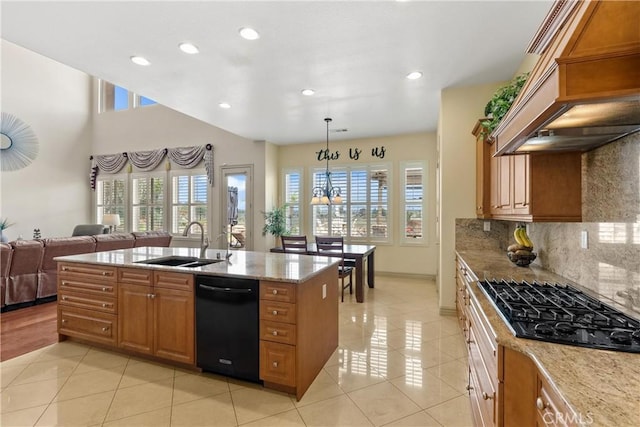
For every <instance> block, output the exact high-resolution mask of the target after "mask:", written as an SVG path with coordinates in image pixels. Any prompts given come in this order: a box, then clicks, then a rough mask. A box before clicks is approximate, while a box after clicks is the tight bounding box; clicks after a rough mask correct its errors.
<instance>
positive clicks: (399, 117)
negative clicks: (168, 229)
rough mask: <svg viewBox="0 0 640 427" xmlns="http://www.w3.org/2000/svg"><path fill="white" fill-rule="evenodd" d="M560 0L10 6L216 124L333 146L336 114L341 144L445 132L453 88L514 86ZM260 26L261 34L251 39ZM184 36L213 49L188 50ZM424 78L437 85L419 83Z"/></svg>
mask: <svg viewBox="0 0 640 427" xmlns="http://www.w3.org/2000/svg"><path fill="white" fill-rule="evenodd" d="M551 3H552V2H551V0H537V1H530V2H525V1H494V2H487V1H465V2H463V1H404V2H399V1H288V2H285V1H254V2H246V1H195V2H185V1H173V2H166V1H141V2H122V1H115V2H97V1H81V2H61V1H44V2H25V1H15V2H12V1H6V0H3V1H2V2H1V19H2V22H1V27H0V28H1V31H2V38H3V39H5V40H7V41H10V42H13V43H15V44H18V45H20V46H23V47H25V48H27V49H30V50H32V51H35V52H37V53H40V54H42V55H44V56H47V57H49V58H52V59H54V60H56V61H59V62H61V63H63V64H67V65H69V66H71V67H73V68H76V69H78V70H81V71H84V72H86V73H88V74H90V75H93V76H97V77H100V78H102V79H105V80H107V81H110V82H112V83H115V84H117V85H120V86H123V87H125V88H127V89H129V90H131V91H134V92H137V93H139V94H141V95H144V96H146V97H148V98H152V99H154V100H156V101H158V102H159V103H161V104H164V105H166V106H168V107H170V108H173V109H175V110H178V111H180V112H182V113H185V114H188V115H190V116H193V117H195V118H198V119H200V120H202V121H205V122H207V123H210V124H212V125H214V126H217V127H220V128H222V129H225V130H227V131H230V132H233V133H235V134H238V135H241V136H243V137H246V138H249V139H252V140H267V141H270V142H273V143H275V144H292V143H304V142H314V141H322V140H324V135H325V131H324V129H325V123H324V120H323V119H324V117H327V116H329V117H332V118H333V119H334V120H333V123H332V124H331V128H332V129H345V128H346V129H348V132H341V133H333V134H332V136H331V139H332V140H334V139H353V138H363V137H371V136H386V135H396V134H403V133H413V132H422V131H435V129H436V126H437V120H438V109H439V96H440V91H441V90H442V89H444V88H447V87H452V86H465V85H472V84H480V83H488V82H497V81H502V80H508V79H510V78H511V77H512V76H513V74H514V73H515V72H516V70H517V68H518V66H519V64H520V62H521V61H522V59H523V57H524V54H525V52H524V51H525V49H526V47H527V44H528V43H529V41H530V40H531V38H532V37H533V35H534V33H535V31H536V30H537V28H538V26H539V25H540V23H541V22H542V20H543V19H544V16H545V15H546V13H547V11H548V10H549V8H550V7H551ZM246 26H249V27H253V28H255V29H256V30H257V31H258V32H259V33H260V35H261V38H260V39H259V40H256V41H247V40H244V39H242V38H240V37H239V35H238V29H239V28H241V27H246ZM183 41H190V42H192V43H194V44H195V45H197V46H198V47H199V48H200V54H198V55H187V54H184V53H182V52H181V51H180V50H179V49H178V44H179V43H180V42H183ZM132 55H141V56H145V57H146V58H148V59H149V60H150V61H151V63H152V65H151V66H149V67H140V66H137V65H134V64H133V63H131V61H130V60H129V58H130V56H132ZM414 70H419V71H422V72H423V73H424V77H423V78H421V79H419V80H414V81H411V80H407V79H406V78H405V75H406V74H408V73H409V72H411V71H414ZM304 88H312V89H314V90H315V91H316V94H315V95H314V96H312V97H306V96H303V95H301V93H300V91H301V90H302V89H304ZM220 102H228V103H230V104H231V105H232V108H231V109H228V110H223V109H221V108H220V107H219V106H218V104H219V103H220ZM479 113H480V112H479Z"/></svg>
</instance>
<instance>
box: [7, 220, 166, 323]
mask: <svg viewBox="0 0 640 427" xmlns="http://www.w3.org/2000/svg"><path fill="white" fill-rule="evenodd" d="M171 239H172V236H171V234H169V233H167V232H165V231H147V232H134V233H115V234H96V235H92V236H72V237H54V238H46V239H35V240H16V241H13V242H9V243H8V244H6V243H2V244H1V245H0V251H1V252H0V255H1V264H0V273H1V274H0V280H1V281H0V284H1V285H2V289H1V290H0V292H1V293H2V295H1V299H2V307H1V309H2V311H7V310H11V309H14V308H19V307H23V306H27V305H33V304H36V303H40V302H47V301H51V300H54V299H55V298H56V295H57V279H58V265H57V262H56V261H55V260H54V258H55V257H59V256H64V255H77V254H82V253H89V252H103V251H111V250H116V249H129V248H133V247H141V246H164V247H168V246H169V245H170V244H171Z"/></svg>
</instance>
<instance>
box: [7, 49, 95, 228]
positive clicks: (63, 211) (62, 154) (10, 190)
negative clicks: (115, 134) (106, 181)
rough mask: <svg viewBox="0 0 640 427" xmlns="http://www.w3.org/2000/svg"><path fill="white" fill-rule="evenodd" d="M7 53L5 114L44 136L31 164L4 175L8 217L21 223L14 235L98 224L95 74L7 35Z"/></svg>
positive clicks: (39, 139)
mask: <svg viewBox="0 0 640 427" xmlns="http://www.w3.org/2000/svg"><path fill="white" fill-rule="evenodd" d="M0 43H1V44H0V47H1V50H2V54H1V55H2V81H1V88H2V93H1V96H0V100H1V107H2V111H3V112H7V113H11V114H13V115H15V116H17V117H18V118H20V119H21V120H23V121H24V122H25V123H27V124H28V125H29V126H30V127H31V129H32V130H33V132H34V133H35V134H36V136H37V138H38V141H39V149H40V152H39V155H38V157H37V158H36V160H35V161H34V162H33V163H31V164H30V165H28V166H27V167H25V168H23V169H20V170H18V171H13V172H2V173H0V180H1V184H0V187H1V189H2V190H1V193H0V200H1V205H0V217H2V218H4V217H8V218H9V220H10V222H14V223H15V225H13V226H12V227H10V228H8V229H7V230H6V232H5V234H6V235H7V237H8V238H9V240H14V239H16V238H17V237H18V236H20V235H21V236H22V237H23V238H25V239H30V238H32V237H33V229H34V228H39V229H40V231H41V233H42V237H55V236H69V235H71V232H72V231H73V227H74V226H75V225H77V224H83V223H87V222H89V221H90V211H91V198H90V193H89V190H88V188H89V163H88V157H89V153H90V151H91V139H90V132H89V129H90V125H91V123H90V109H89V105H90V102H91V79H90V78H89V77H88V76H87V75H86V74H84V73H81V72H79V71H76V70H74V69H72V68H70V67H68V66H66V65H62V64H60V63H58V62H55V61H52V60H50V59H48V58H45V57H44V56H41V55H38V54H36V53H33V52H31V51H29V50H26V49H24V48H22V47H19V46H16V45H14V44H12V43H9V42H7V41H5V40H2V41H1V42H0Z"/></svg>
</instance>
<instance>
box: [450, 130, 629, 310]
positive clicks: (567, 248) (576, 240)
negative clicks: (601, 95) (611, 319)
mask: <svg viewBox="0 0 640 427" xmlns="http://www.w3.org/2000/svg"><path fill="white" fill-rule="evenodd" d="M582 205H583V207H582V216H583V222H581V223H543V222H541V223H533V224H530V225H529V236H530V237H531V240H532V241H533V242H534V244H535V246H536V248H535V251H536V252H537V254H538V258H537V259H536V260H535V261H534V262H535V263H536V264H538V265H540V266H541V267H543V268H545V269H547V270H550V271H552V272H554V273H556V274H559V275H561V276H563V277H566V278H567V279H569V280H571V281H574V282H576V283H579V284H581V285H582V286H584V287H586V288H589V289H591V290H593V291H595V292H597V293H599V294H600V295H603V296H606V297H608V298H611V299H613V300H614V301H616V302H617V303H619V304H621V305H624V306H626V307H627V308H628V309H630V310H632V311H634V312H636V313H640V133H636V134H634V135H631V136H628V137H626V138H623V139H620V140H618V141H616V142H613V143H610V144H608V145H605V146H603V147H600V148H598V149H596V150H593V151H590V152H588V153H585V154H583V156H582ZM515 225H516V223H515V222H509V221H491V230H492V232H489V233H487V232H483V231H482V229H483V228H482V226H483V220H477V219H459V220H457V221H456V247H460V248H461V249H466V248H477V249H484V248H487V249H488V248H499V249H501V250H506V247H507V246H508V245H509V244H510V243H513V237H512V232H513V230H514V227H515ZM494 230H495V231H494ZM583 232H586V234H587V241H588V242H587V243H588V247H587V248H586V249H585V248H582V247H581V238H582V234H583ZM487 240H490V242H487Z"/></svg>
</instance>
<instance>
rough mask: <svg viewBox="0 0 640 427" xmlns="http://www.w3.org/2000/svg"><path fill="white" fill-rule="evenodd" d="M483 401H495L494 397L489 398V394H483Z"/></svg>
mask: <svg viewBox="0 0 640 427" xmlns="http://www.w3.org/2000/svg"><path fill="white" fill-rule="evenodd" d="M482 399H483V400H491V399H493V396H489V395H488V394H487V393H485V392H482Z"/></svg>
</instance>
